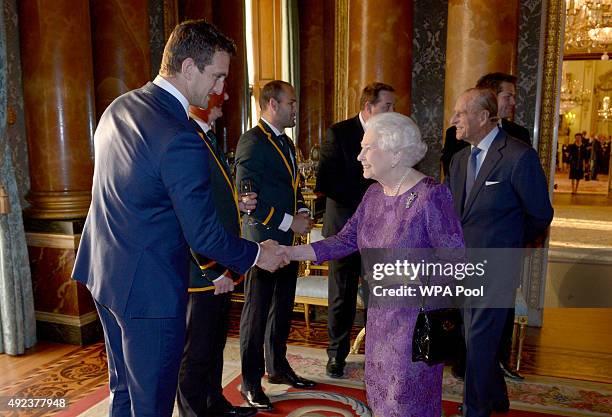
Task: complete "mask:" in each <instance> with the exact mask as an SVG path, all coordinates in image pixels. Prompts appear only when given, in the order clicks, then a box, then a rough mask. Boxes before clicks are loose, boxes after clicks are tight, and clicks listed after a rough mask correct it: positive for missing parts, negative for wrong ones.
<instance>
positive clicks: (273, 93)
mask: <svg viewBox="0 0 612 417" xmlns="http://www.w3.org/2000/svg"><path fill="white" fill-rule="evenodd" d="M287 87H288V88H293V86H292V85H291V84H289V83H288V82H286V81H281V80H274V81H270V82H269V83H267V84H266V85H264V86H263V88H262V89H261V93H259V107H260V108H261V110H262V111H263V110H266V109H267V108H268V103H270V99H272V98H273V99H274V100H276V101H280V96H281V94H282V93H283V92H284V91H285V90H284V89H285V88H287Z"/></svg>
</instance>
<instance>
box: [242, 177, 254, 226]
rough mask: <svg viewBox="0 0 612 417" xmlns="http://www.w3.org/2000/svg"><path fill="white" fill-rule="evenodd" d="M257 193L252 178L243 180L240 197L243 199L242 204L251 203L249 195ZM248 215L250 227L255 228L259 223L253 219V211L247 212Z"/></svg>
mask: <svg viewBox="0 0 612 417" xmlns="http://www.w3.org/2000/svg"><path fill="white" fill-rule="evenodd" d="M253 192H255V184H254V183H253V180H252V179H250V178H243V179H242V180H240V197H241V198H242V202H243V203H246V202H247V201H249V194H250V193H253ZM246 213H247V215H248V216H249V220H248V223H247V224H248V225H249V226H254V225H255V224H257V221H256V220H255V219H253V218H252V217H251V210H247V212H246Z"/></svg>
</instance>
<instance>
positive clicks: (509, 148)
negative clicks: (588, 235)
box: [447, 130, 553, 248]
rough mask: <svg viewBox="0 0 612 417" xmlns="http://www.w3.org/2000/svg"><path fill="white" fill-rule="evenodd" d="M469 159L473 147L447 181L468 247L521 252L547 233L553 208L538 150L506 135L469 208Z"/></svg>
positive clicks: (490, 156) (497, 142)
mask: <svg viewBox="0 0 612 417" xmlns="http://www.w3.org/2000/svg"><path fill="white" fill-rule="evenodd" d="M469 156H470V148H469V147H467V148H465V149H463V150H461V151H460V152H459V153H457V154H456V155H455V157H454V158H453V159H452V161H451V164H450V175H449V176H448V178H447V183H448V185H449V187H450V189H451V192H452V194H453V199H454V204H455V210H456V211H457V213H458V214H459V216H460V218H461V224H462V226H463V235H464V237H465V242H466V246H467V247H471V248H520V247H524V246H525V244H526V243H527V242H528V241H530V240H531V239H532V238H533V237H535V236H536V235H538V234H540V233H542V232H543V231H545V230H546V228H547V227H548V225H549V224H550V222H551V221H552V217H553V208H552V206H551V204H550V198H549V196H548V186H547V183H546V177H545V175H544V171H543V170H542V167H541V165H540V161H539V159H538V155H537V153H536V152H535V150H534V149H533V148H532V147H530V146H528V145H526V144H525V143H523V142H521V141H519V140H518V139H515V138H513V137H511V136H509V135H508V134H507V133H505V132H504V131H503V130H500V131H499V133H498V134H497V136H496V137H495V139H494V140H493V142H492V143H491V147H490V148H489V150H488V152H487V156H486V158H485V160H484V161H483V163H482V166H481V168H480V170H479V171H478V175H477V177H476V180H475V182H474V186H473V188H472V191H471V193H470V195H469V196H467V198H466V199H467V201H466V203H465V207H464V204H463V201H464V194H465V178H466V172H467V164H468V159H469ZM487 183H489V185H486V184H487Z"/></svg>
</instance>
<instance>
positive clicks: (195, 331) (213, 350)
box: [177, 291, 231, 417]
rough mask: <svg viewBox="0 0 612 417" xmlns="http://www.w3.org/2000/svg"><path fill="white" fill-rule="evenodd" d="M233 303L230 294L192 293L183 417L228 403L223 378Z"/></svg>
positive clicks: (180, 397) (181, 392)
mask: <svg viewBox="0 0 612 417" xmlns="http://www.w3.org/2000/svg"><path fill="white" fill-rule="evenodd" d="M230 303H231V301H230V293H227V294H219V295H214V293H213V292H212V291H206V292H194V293H191V294H190V295H189V304H188V307H187V338H186V340H185V349H184V351H183V359H182V362H181V368H180V372H179V385H178V391H177V405H178V410H179V415H180V416H181V417H197V416H201V415H204V414H206V413H207V410H209V409H215V408H216V409H219V408H221V407H222V406H223V405H225V404H227V400H226V399H225V398H224V397H223V387H222V382H221V381H222V376H223V349H224V348H225V342H226V341H227V329H228V326H229V310H230Z"/></svg>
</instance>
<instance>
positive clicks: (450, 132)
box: [441, 72, 531, 175]
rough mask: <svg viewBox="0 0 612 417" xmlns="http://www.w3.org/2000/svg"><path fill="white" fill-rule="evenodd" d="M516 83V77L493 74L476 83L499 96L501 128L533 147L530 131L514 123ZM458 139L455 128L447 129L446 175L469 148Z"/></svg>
mask: <svg viewBox="0 0 612 417" xmlns="http://www.w3.org/2000/svg"><path fill="white" fill-rule="evenodd" d="M516 81H517V79H516V77H515V76H514V75H511V74H504V73H502V72H492V73H489V74H486V75H483V76H482V77H480V78H479V79H478V81H477V82H476V88H489V89H491V90H493V91H494V92H495V94H496V95H497V116H498V117H499V122H498V124H499V126H500V127H501V128H502V130H504V131H505V132H506V133H508V134H509V135H510V136H512V137H514V138H517V139H519V140H521V141H523V142H525V143H526V144H528V145H531V139H530V136H529V131H528V130H527V129H525V128H524V127H523V126H520V125H518V124H516V123H514V122H513V120H514V110H515V107H516V100H515V97H516ZM457 139H458V138H457V133H456V129H455V126H451V127H449V128H448V129H446V136H445V139H444V147H443V148H442V158H441V160H442V168H443V170H444V175H448V166H449V165H450V161H451V159H452V158H453V155H455V154H456V153H457V152H459V151H460V150H461V149H463V148H465V147H466V146H468V143H467V142H465V141H462V140H457Z"/></svg>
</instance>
